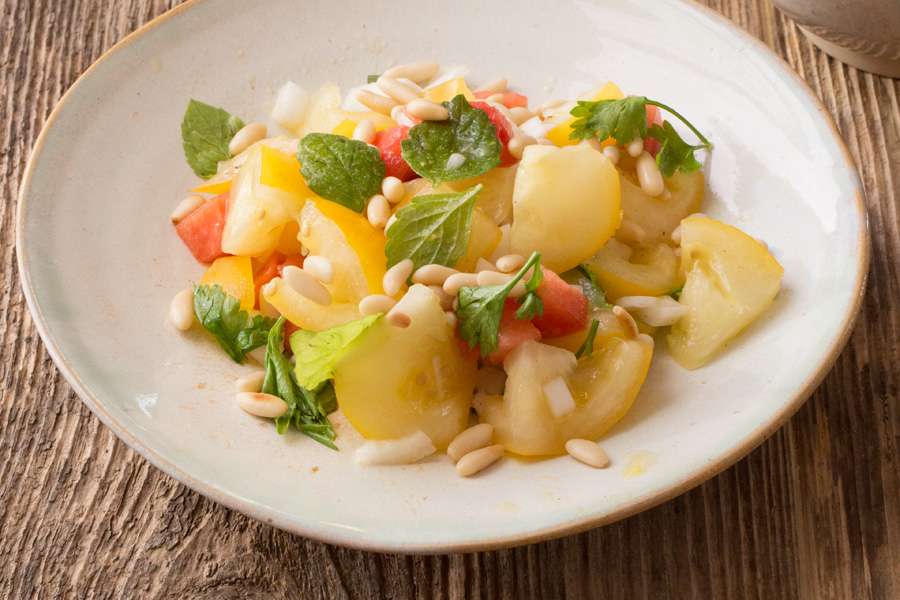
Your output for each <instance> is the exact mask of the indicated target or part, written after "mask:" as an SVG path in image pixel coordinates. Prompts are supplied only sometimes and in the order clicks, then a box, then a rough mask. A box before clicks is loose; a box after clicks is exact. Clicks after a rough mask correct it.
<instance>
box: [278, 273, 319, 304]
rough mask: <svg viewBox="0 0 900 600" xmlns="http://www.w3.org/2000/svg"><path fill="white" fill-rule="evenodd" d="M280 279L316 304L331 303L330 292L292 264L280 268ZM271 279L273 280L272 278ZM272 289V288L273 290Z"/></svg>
mask: <svg viewBox="0 0 900 600" xmlns="http://www.w3.org/2000/svg"><path fill="white" fill-rule="evenodd" d="M281 279H282V280H283V281H284V282H285V283H286V284H288V285H289V286H291V288H293V290H294V291H295V292H297V293H298V294H300V295H302V296H305V297H306V298H308V299H310V300H312V301H313V302H315V303H316V304H322V305H323V306H328V305H329V304H331V292H329V291H328V288H326V287H325V286H324V285H322V283H321V282H320V281H319V280H318V279H316V278H315V277H313V276H312V275H310V274H309V273H307V272H306V271H304V270H303V269H301V268H300V267H295V266H294V265H288V266H286V267H284V268H283V269H282V270H281ZM272 281H275V280H274V279H273V280H272ZM273 291H274V290H273Z"/></svg>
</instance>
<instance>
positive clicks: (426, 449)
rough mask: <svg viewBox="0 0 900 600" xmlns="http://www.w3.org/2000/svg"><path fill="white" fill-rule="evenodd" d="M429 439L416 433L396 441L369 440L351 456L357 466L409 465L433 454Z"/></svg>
mask: <svg viewBox="0 0 900 600" xmlns="http://www.w3.org/2000/svg"><path fill="white" fill-rule="evenodd" d="M435 450H436V448H435V447H434V444H432V443H431V439H429V437H428V436H427V435H425V434H424V433H422V432H421V431H418V430H417V431H416V432H415V433H412V434H410V435H408V436H406V437H402V438H400V439H397V440H370V441H368V442H366V443H365V444H363V445H362V446H360V447H359V448H357V450H356V452H355V453H354V455H353V459H354V460H355V461H356V464H359V465H366V466H372V465H409V464H412V463H414V462H418V461H420V460H422V459H423V458H425V457H426V456H430V455H432V454H434V452H435Z"/></svg>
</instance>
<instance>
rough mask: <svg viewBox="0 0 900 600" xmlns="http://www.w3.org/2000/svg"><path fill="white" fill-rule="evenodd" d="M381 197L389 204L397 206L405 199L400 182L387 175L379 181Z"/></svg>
mask: <svg viewBox="0 0 900 600" xmlns="http://www.w3.org/2000/svg"><path fill="white" fill-rule="evenodd" d="M381 195H382V196H384V197H385V198H387V201H388V202H390V203H391V204H397V203H398V202H400V201H401V200H403V198H405V197H406V188H405V187H404V186H403V182H402V181H400V180H399V179H397V178H396V177H394V176H393V175H389V176H387V177H385V178H384V179H383V180H382V181H381Z"/></svg>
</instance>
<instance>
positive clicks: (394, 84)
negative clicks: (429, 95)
mask: <svg viewBox="0 0 900 600" xmlns="http://www.w3.org/2000/svg"><path fill="white" fill-rule="evenodd" d="M377 84H378V88H379V89H380V90H381V91H382V92H384V93H385V94H387V95H388V96H390V97H391V98H393V99H394V100H396V101H397V102H398V103H399V104H407V103H409V102H412V101H413V100H416V99H418V98H421V97H422V94H421V92H418V91H416V90H415V89H414V88H413V87H412V86H409V85H406V84H405V83H403V82H400V81H397V80H396V79H394V78H393V77H385V76H384V75H382V76H381V77H379V78H378V82H377Z"/></svg>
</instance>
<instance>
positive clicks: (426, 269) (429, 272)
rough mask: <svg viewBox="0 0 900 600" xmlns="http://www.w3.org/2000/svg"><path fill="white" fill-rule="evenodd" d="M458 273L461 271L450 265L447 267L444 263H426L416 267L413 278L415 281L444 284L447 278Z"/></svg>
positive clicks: (426, 283)
mask: <svg viewBox="0 0 900 600" xmlns="http://www.w3.org/2000/svg"><path fill="white" fill-rule="evenodd" d="M456 273H459V271H457V270H456V269H451V268H450V267H445V266H444V265H425V266H423V267H419V268H418V269H416V272H415V273H413V276H412V279H413V283H424V284H425V285H444V282H445V281H447V278H448V277H450V276H451V275H454V274H456Z"/></svg>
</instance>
